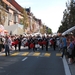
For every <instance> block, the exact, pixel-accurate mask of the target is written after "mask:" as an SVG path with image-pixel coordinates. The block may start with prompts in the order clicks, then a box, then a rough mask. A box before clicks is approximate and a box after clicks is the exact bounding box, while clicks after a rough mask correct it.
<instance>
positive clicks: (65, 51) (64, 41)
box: [62, 35, 67, 57]
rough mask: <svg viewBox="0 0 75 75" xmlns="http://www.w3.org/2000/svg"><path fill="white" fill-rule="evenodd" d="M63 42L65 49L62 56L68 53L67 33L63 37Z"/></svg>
mask: <svg viewBox="0 0 75 75" xmlns="http://www.w3.org/2000/svg"><path fill="white" fill-rule="evenodd" d="M62 44H63V50H62V57H63V56H64V55H65V54H66V53H67V38H66V35H64V36H63V37H62Z"/></svg>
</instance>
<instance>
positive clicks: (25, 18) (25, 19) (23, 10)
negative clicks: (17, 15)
mask: <svg viewBox="0 0 75 75" xmlns="http://www.w3.org/2000/svg"><path fill="white" fill-rule="evenodd" d="M22 14H23V18H22V19H21V23H22V24H23V29H24V32H25V29H26V28H27V27H28V24H29V22H28V15H27V12H26V10H25V8H23V9H22Z"/></svg>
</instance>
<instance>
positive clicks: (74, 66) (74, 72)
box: [68, 63, 75, 75]
mask: <svg viewBox="0 0 75 75" xmlns="http://www.w3.org/2000/svg"><path fill="white" fill-rule="evenodd" d="M68 66H69V68H70V71H71V74H72V75H75V63H73V64H71V65H68Z"/></svg>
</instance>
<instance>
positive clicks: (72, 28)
mask: <svg viewBox="0 0 75 75" xmlns="http://www.w3.org/2000/svg"><path fill="white" fill-rule="evenodd" d="M73 30H75V26H73V27H71V28H69V29H68V30H66V31H65V32H63V33H62V35H66V34H69V33H70V32H72V31H73Z"/></svg>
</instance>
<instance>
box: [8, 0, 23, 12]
mask: <svg viewBox="0 0 75 75" xmlns="http://www.w3.org/2000/svg"><path fill="white" fill-rule="evenodd" d="M7 1H8V2H9V3H11V4H12V5H13V6H14V7H15V8H16V9H17V10H18V11H19V12H22V8H23V7H21V6H20V5H19V4H18V3H17V2H16V1H15V0H7Z"/></svg>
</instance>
